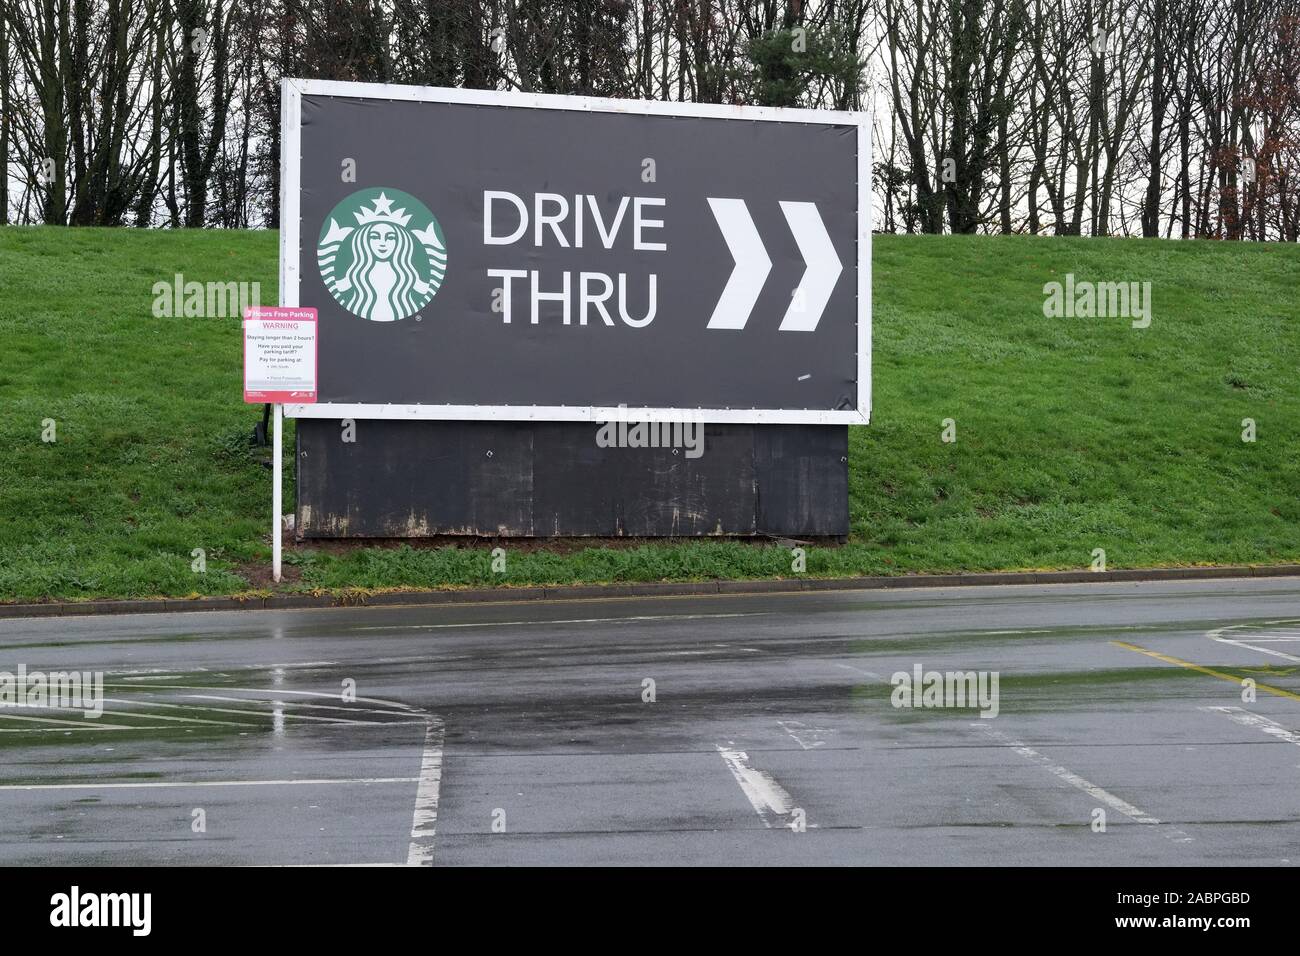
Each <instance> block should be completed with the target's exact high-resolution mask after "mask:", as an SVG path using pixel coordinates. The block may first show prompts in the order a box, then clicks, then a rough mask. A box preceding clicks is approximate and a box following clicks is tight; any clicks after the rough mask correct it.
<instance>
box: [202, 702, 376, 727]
mask: <svg viewBox="0 0 1300 956" xmlns="http://www.w3.org/2000/svg"><path fill="white" fill-rule="evenodd" d="M186 696H188V697H195V698H197V699H199V700H229V699H230V698H224V697H208V696H207V695H205V694H188V695H186ZM235 699H236V700H241V702H242V699H241V698H235ZM248 703H250V704H251V703H264V702H263V701H248ZM203 712H204V713H214V714H241V715H243V716H244V717H271V716H280V715H272V714H266V713H263V712H262V711H260V710H249V709H248V708H246V707H244V708H235V707H212V706H210V705H205V706H204V707H203ZM283 716H284V717H285V718H286V719H292V720H311V721H316V722H319V723H325V724H367V725H370V726H375V725H377V724H378V721H371V720H344V719H343V718H341V717H313V716H311V714H294V713H290V712H287V711H286V712H285V713H284V714H283Z"/></svg>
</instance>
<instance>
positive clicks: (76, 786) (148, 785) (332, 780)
mask: <svg viewBox="0 0 1300 956" xmlns="http://www.w3.org/2000/svg"><path fill="white" fill-rule="evenodd" d="M416 779H417V778H416V777H320V778H316V779H310V780H303V779H299V780H156V781H148V782H138V783H6V784H0V790H166V789H168V788H188V787H299V786H324V785H328V784H372V783H414V782H415V780H416Z"/></svg>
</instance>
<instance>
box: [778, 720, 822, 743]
mask: <svg viewBox="0 0 1300 956" xmlns="http://www.w3.org/2000/svg"><path fill="white" fill-rule="evenodd" d="M777 723H778V724H780V725H781V729H782V730H784V731H785V732H786V733H787V734H789V735H790V738H791V739H792V740H793V741H794V742H795V743H797V744H798V745H799V746H800V747H802V748H803V749H804V750H815V749H816V748H818V747H825V746H826V741H824V740H822V739H820V738H821V736H822V734H833V733H835V731H833V730H827V729H826V728H824V727H809V726H808V725H807V724H805V723H804V722H803V721H801V720H789V721H787V720H778V721H777ZM792 725H793V726H792ZM794 727H798V728H799V732H800V733H802V734H803V736H804V737H811V738H812V743H805V742H804V739H803V737H801V736H800V735H799V733H795V731H794V729H793V728H794Z"/></svg>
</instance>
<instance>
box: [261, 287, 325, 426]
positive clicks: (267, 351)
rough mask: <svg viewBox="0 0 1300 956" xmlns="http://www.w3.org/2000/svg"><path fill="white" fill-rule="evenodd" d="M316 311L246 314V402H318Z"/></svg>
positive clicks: (269, 309) (276, 309) (280, 309)
mask: <svg viewBox="0 0 1300 956" xmlns="http://www.w3.org/2000/svg"><path fill="white" fill-rule="evenodd" d="M317 326H318V323H317V321H316V310H315V309H298V308H283V307H274V308H272V307H257V306H254V307H249V308H246V309H245V310H244V401H245V402H253V403H259V404H260V403H262V402H294V403H301V404H307V403H311V402H315V401H316V329H317Z"/></svg>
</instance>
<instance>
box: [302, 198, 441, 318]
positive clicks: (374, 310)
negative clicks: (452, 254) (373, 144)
mask: <svg viewBox="0 0 1300 956" xmlns="http://www.w3.org/2000/svg"><path fill="white" fill-rule="evenodd" d="M394 207H396V208H394ZM316 260H317V263H318V264H319V265H320V277H321V278H322V279H324V280H325V286H326V288H328V289H329V290H330V295H332V296H334V299H335V301H337V302H338V304H339V305H341V306H343V308H345V309H347V310H348V311H349V312H351V313H352V314H353V315H359V316H361V318H363V319H370V320H371V321H372V322H395V321H397V320H398V319H404V318H406V317H407V316H410V315H414V314H415V313H416V312H418V311H419V310H420V309H422V308H424V307H425V306H426V305H428V304H429V300H430V299H432V298H433V294H434V293H435V292H437V291H438V286H440V285H442V279H443V276H445V275H446V274H447V243H446V238H445V237H444V236H443V234H442V226H440V225H439V224H438V220H437V219H435V218H434V216H433V213H431V212H429V209H428V207H427V206H425V205H424V203H422V202H420V200H418V199H416V198H415V197H414V196H411V195H409V194H407V193H404V192H402V191H401V190H400V189H389V188H387V187H384V188H377V189H363V190H361V191H360V192H355V193H353V194H352V195H351V196H349V197H348V198H347V199H345V200H343V201H342V202H341V203H339V204H338V205H337V206H335V207H334V209H333V210H332V211H331V212H330V216H329V221H328V222H327V223H326V224H325V225H324V226H322V227H321V234H320V242H319V243H318V244H317V247H316Z"/></svg>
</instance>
